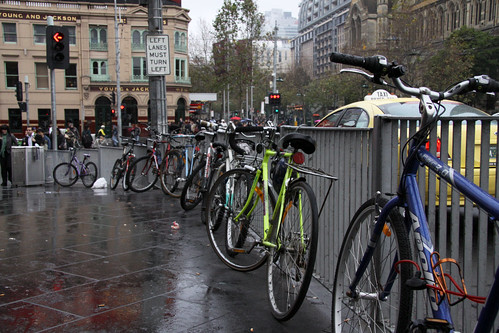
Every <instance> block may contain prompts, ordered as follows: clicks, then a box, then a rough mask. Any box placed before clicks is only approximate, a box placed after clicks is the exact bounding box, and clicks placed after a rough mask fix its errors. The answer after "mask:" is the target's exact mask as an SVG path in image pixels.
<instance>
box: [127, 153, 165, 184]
mask: <svg viewBox="0 0 499 333" xmlns="http://www.w3.org/2000/svg"><path fill="white" fill-rule="evenodd" d="M129 169H130V171H129V172H128V174H127V182H128V186H129V187H130V189H131V190H132V191H134V192H145V191H147V190H149V189H150V188H152V187H153V186H154V184H156V182H157V181H158V170H157V169H156V165H155V163H154V158H153V157H152V156H151V155H147V156H143V157H141V158H138V159H136V160H135V161H134V162H133V163H132V164H131V165H130V166H129Z"/></svg>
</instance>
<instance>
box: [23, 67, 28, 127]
mask: <svg viewBox="0 0 499 333" xmlns="http://www.w3.org/2000/svg"><path fill="white" fill-rule="evenodd" d="M28 90H29V78H28V75H25V76H24V91H25V92H26V126H28V127H29V93H28Z"/></svg>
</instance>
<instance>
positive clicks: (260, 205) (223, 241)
mask: <svg viewBox="0 0 499 333" xmlns="http://www.w3.org/2000/svg"><path fill="white" fill-rule="evenodd" d="M253 179H254V175H253V174H252V173H250V172H249V171H247V170H244V169H233V170H230V171H228V172H226V173H224V174H223V175H222V176H220V177H219V178H218V179H217V181H216V182H215V184H214V185H213V187H212V189H211V191H210V192H209V194H208V199H207V203H208V206H207V207H206V212H205V214H206V231H207V233H208V238H209V240H210V244H211V247H212V248H213V250H214V251H215V253H216V254H217V256H218V257H219V258H220V260H222V262H223V263H224V264H225V265H227V266H228V267H230V268H232V269H234V270H237V271H242V272H246V271H251V270H254V269H257V268H258V267H260V266H262V265H263V264H264V263H265V262H266V259H267V256H268V251H267V250H266V249H265V247H264V246H263V245H262V244H261V243H260V241H261V238H262V237H263V212H264V202H263V195H262V193H263V192H262V190H261V189H263V182H261V183H260V184H259V186H258V192H257V191H255V192H257V193H255V195H254V196H253V200H257V203H256V206H255V209H254V210H253V212H252V214H251V216H250V217H249V218H247V219H246V218H240V220H239V221H234V217H235V216H236V215H237V214H238V213H239V212H240V211H241V209H242V208H243V206H244V203H245V202H246V201H247V199H248V195H249V192H250V190H251V186H252V183H253ZM229 187H230V188H229ZM269 192H270V191H269ZM270 201H271V203H270V205H271V206H272V207H273V206H274V202H275V200H274V199H273V196H270ZM269 214H272V213H271V212H269ZM241 234H243V235H241ZM243 237H244V242H243V241H242V238H243ZM228 243H232V244H228ZM235 244H237V245H238V246H239V249H241V252H236V251H234V250H231V248H234V247H231V246H230V245H235Z"/></svg>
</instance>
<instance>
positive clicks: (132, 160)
mask: <svg viewBox="0 0 499 333" xmlns="http://www.w3.org/2000/svg"><path fill="white" fill-rule="evenodd" d="M134 161H135V158H134V157H131V158H130V159H129V161H127V162H126V163H127V164H128V165H125V170H124V172H125V173H124V175H123V180H122V183H121V185H122V187H123V190H124V191H128V190H129V189H130V186H129V185H128V181H127V174H128V173H130V169H131V168H130V166H131V165H132V163H133V162H134Z"/></svg>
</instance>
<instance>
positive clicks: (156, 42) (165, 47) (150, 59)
mask: <svg viewBox="0 0 499 333" xmlns="http://www.w3.org/2000/svg"><path fill="white" fill-rule="evenodd" d="M146 57H147V75H156V76H161V75H169V74H170V46H169V38H168V35H153V36H150V35H149V36H147V40H146Z"/></svg>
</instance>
